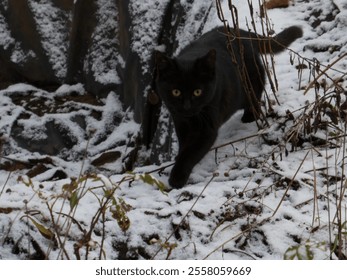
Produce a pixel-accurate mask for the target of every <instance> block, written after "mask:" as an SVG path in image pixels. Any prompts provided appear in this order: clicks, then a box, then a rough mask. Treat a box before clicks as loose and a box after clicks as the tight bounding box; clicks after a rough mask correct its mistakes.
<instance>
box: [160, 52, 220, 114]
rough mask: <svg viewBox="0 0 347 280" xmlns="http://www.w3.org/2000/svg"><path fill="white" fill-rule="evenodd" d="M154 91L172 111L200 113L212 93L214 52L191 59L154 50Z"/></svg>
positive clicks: (213, 86)
mask: <svg viewBox="0 0 347 280" xmlns="http://www.w3.org/2000/svg"><path fill="white" fill-rule="evenodd" d="M155 59H156V91H157V93H158V94H159V96H160V97H161V98H162V100H163V101H164V102H165V104H166V106H167V107H168V109H169V110H170V112H171V114H175V115H179V116H183V117H190V116H194V115H197V114H199V112H201V110H202V109H203V108H204V107H205V106H206V105H207V104H209V102H210V101H211V100H212V98H213V96H214V90H215V84H216V71H215V64H216V51H215V50H214V49H212V50H210V51H208V52H207V53H205V54H203V55H202V56H201V57H199V58H197V59H192V60H189V59H187V60H183V59H175V58H169V57H167V56H166V55H165V54H163V53H161V52H156V55H155Z"/></svg>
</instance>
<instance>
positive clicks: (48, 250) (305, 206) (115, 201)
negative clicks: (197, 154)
mask: <svg viewBox="0 0 347 280" xmlns="http://www.w3.org/2000/svg"><path fill="white" fill-rule="evenodd" d="M150 2H151V1H145V3H146V9H150ZM153 2H156V1H153ZM197 2H198V1H197ZM222 2H223V11H224V15H225V17H226V18H227V19H228V20H229V21H230V24H231V17H230V11H229V9H228V3H227V2H228V1H222ZM253 2H254V18H255V19H256V25H257V26H258V28H259V30H261V19H260V18H259V16H258V15H259V8H258V1H253ZM308 2H309V3H306V1H295V5H291V6H290V7H289V8H286V9H274V10H269V11H268V17H269V20H270V24H271V28H273V30H275V31H276V32H280V31H281V30H282V29H284V28H286V27H287V26H290V25H293V24H295V25H300V26H302V28H303V30H304V37H303V38H300V39H298V40H297V41H296V42H294V43H293V44H292V45H291V46H290V50H288V51H285V52H283V53H281V54H279V55H276V56H275V57H274V61H275V69H272V68H271V69H270V70H271V73H272V78H273V80H275V79H274V76H273V73H274V71H275V76H276V79H277V82H278V91H277V92H276V93H275V94H274V93H273V92H272V90H271V87H270V85H269V84H268V85H267V88H266V94H265V95H264V106H265V107H266V108H269V104H270V105H271V107H272V108H273V113H272V114H269V116H268V118H267V122H268V125H265V124H263V127H261V128H259V127H258V126H257V124H256V123H251V124H243V123H242V122H241V120H240V119H241V112H239V113H237V114H235V115H234V116H233V117H232V118H231V119H230V120H229V121H228V122H227V123H226V124H225V125H224V126H223V127H222V128H221V129H220V134H219V137H218V140H217V141H216V143H215V145H214V147H215V149H213V150H212V151H211V152H210V153H208V154H207V155H206V157H205V158H204V159H203V160H202V161H201V162H200V163H199V164H198V165H197V166H196V167H195V168H194V170H193V173H192V175H191V178H190V180H189V182H188V185H187V186H185V187H184V188H182V189H180V190H170V189H168V188H167V189H166V190H164V191H163V190H162V189H161V187H163V185H162V184H161V183H160V182H159V181H157V180H160V181H161V182H163V183H164V184H167V179H168V174H169V171H170V167H168V168H163V169H162V170H159V169H160V167H165V166H167V165H168V164H170V163H171V162H163V163H162V166H154V165H146V166H139V167H137V168H136V169H135V170H134V173H132V174H117V170H121V167H120V166H114V165H112V166H109V168H108V169H109V170H110V169H113V170H115V172H114V173H113V175H111V176H109V174H108V175H107V176H106V175H105V174H104V175H103V174H101V173H100V174H93V175H85V171H86V170H87V169H88V168H87V167H88V163H89V162H90V161H91V160H92V159H93V155H96V154H97V152H98V150H97V149H100V150H105V149H107V147H108V145H111V144H110V143H108V141H115V142H117V141H121V139H122V137H123V136H124V135H132V134H136V133H137V132H138V131H139V125H138V124H135V123H134V122H132V121H131V113H129V112H127V113H126V114H124V115H120V116H118V117H119V118H129V121H128V122H123V125H122V126H121V127H118V128H117V129H115V130H114V132H113V133H112V134H111V136H110V137H109V138H108V140H107V141H105V142H104V146H102V147H101V146H93V139H94V138H91V140H89V141H86V140H85V135H82V132H78V130H79V128H78V126H77V127H76V124H73V123H71V126H70V127H68V130H71V131H73V133H74V135H75V136H76V138H77V142H78V143H79V144H78V145H77V144H76V145H75V146H74V148H73V152H74V153H81V154H83V150H84V149H87V151H88V152H87V153H86V154H87V157H85V158H84V159H81V160H76V157H74V155H73V154H71V157H70V158H73V160H71V161H69V160H68V159H69V157H68V156H66V155H65V158H64V160H63V159H60V158H58V157H52V160H53V161H54V164H52V166H54V167H55V168H52V169H51V170H47V171H45V172H44V173H41V174H39V175H37V176H36V177H33V178H32V179H29V177H28V176H26V175H25V173H26V172H25V170H23V171H13V172H10V171H5V170H0V248H1V249H0V259H27V258H40V257H46V258H49V259H61V258H63V259H67V258H70V259H75V258H78V257H81V258H88V259H98V258H102V259H117V258H118V259H119V258H128V259H142V258H144V259H148V258H154V259H165V258H169V259H283V258H284V257H291V256H293V257H296V258H297V257H298V256H301V257H302V258H308V257H313V258H315V259H329V258H333V259H336V258H337V256H336V254H334V253H332V250H330V245H331V243H334V242H335V240H336V238H337V236H338V231H337V226H336V225H337V224H338V223H339V222H340V224H342V225H343V226H344V229H342V231H344V232H346V221H347V217H346V214H345V213H346V194H345V189H346V187H345V180H346V179H345V177H344V170H345V152H346V147H345V137H344V135H345V134H346V127H345V124H344V123H343V122H341V121H340V120H337V121H336V122H335V123H334V120H335V119H334V116H335V115H336V114H337V113H336V112H338V111H339V108H337V106H336V107H335V105H339V104H336V102H337V101H336V100H337V98H336V97H335V96H336V95H338V96H340V97H341V101H340V102H341V104H342V103H343V102H344V101H345V96H344V95H343V94H342V93H343V92H346V90H347V81H346V77H345V73H346V61H347V59H346V56H345V57H343V55H345V54H346V53H347V47H346V46H347V44H346V42H347V37H346V36H345V28H346V25H347V24H346V11H347V6H346V4H345V2H344V1H343V0H334V1H325V0H314V1H308ZM138 3H140V2H138V1H137V5H138ZM233 3H234V4H235V5H236V6H237V8H238V17H239V21H240V27H243V28H247V24H250V13H249V8H248V5H246V4H245V1H244V0H239V1H233ZM332 3H334V5H335V6H334V7H333V6H332V5H333V4H332ZM187 5H188V3H187ZM197 5H198V4H197ZM156 6H158V5H156ZM136 7H137V6H136V5H134V7H133V8H136ZM137 8H139V7H137ZM214 9H215V8H214ZM320 9H321V12H320V13H319V12H318V11H319V10H320ZM314 11H317V12H316V13H314ZM326 11H329V12H331V11H334V12H333V13H334V14H333V16H334V17H335V18H334V20H333V21H324V19H325V18H326V16H327V15H326V14H325V12H326ZM193 20H194V19H193V18H192V21H193ZM319 20H321V21H322V23H321V24H318V25H314V26H315V27H312V24H314V23H319ZM220 24H221V22H220V21H219V19H218V17H217V14H216V13H215V12H213V11H212V12H211V14H210V16H209V19H208V23H207V25H206V27H205V29H206V30H205V31H207V30H208V29H210V28H212V27H214V26H216V25H220ZM191 26H193V25H191ZM191 28H192V27H191ZM196 28H198V27H196ZM139 32H140V31H139ZM186 33H188V34H190V33H189V32H186ZM184 34H185V33H184ZM143 40H146V38H143ZM185 43H186V39H185V38H182V44H185ZM134 47H136V46H134ZM334 48H335V49H334ZM336 48H339V49H338V50H336ZM317 50H319V51H317ZM298 54H299V55H300V56H299V55H298ZM144 55H145V56H148V54H147V53H145V54H144ZM339 58H341V59H340V60H339V61H338V59H339ZM144 59H145V58H144ZM305 59H308V60H309V61H311V62H312V64H311V65H310V64H309V63H308V60H305ZM268 60H269V62H270V64H271V59H270V57H268ZM336 61H337V62H336ZM318 62H319V64H320V66H319V67H320V71H316V72H315V71H314V70H315V69H314V67H313V65H315V67H318ZM335 62H336V63H335ZM331 63H333V65H332V66H331V67H329V69H328V68H327V66H328V65H329V64H331ZM325 70H326V72H325V74H326V75H325V74H324V75H322V76H321V77H319V79H318V82H319V83H320V87H319V88H318V87H317V83H315V84H312V85H313V86H312V87H309V85H311V83H312V81H313V80H314V77H317V76H319V75H320V73H322V71H325ZM340 78H341V80H340V81H339V79H340ZM18 91H22V92H36V93H35V94H36V95H37V96H41V95H44V92H42V91H40V90H39V89H36V88H34V87H32V86H30V85H23V84H20V85H14V86H11V87H9V88H8V89H5V90H3V91H1V92H0V106H1V111H0V129H1V132H2V135H5V136H3V137H6V133H9V129H10V128H11V126H12V124H13V122H14V121H15V120H16V118H17V116H18V115H20V114H21V112H22V111H21V110H22V109H21V106H19V105H18V104H14V102H13V100H12V99H11V94H13V93H14V92H18ZM71 91H74V92H79V93H82V92H83V86H82V85H76V86H74V87H73V88H72V87H71V86H63V87H61V88H60V89H59V90H58V91H56V92H54V93H52V96H56V95H64V94H67V93H69V92H71ZM340 93H341V94H340ZM324 95H325V96H326V100H325V101H326V102H325V103H324V102H323V100H320V102H316V101H317V100H319V98H321V97H322V96H324ZM265 96H267V97H268V98H266V97H265ZM47 102H49V100H48V101H47ZM115 103H118V104H119V101H118V99H117V97H116V94H115V93H111V94H110V95H109V97H108V98H107V100H104V105H103V104H100V105H89V106H84V108H85V112H84V111H83V112H82V113H81V112H79V114H82V115H85V116H86V120H87V126H88V128H89V129H90V130H92V131H94V133H95V134H96V135H97V134H98V133H101V131H102V130H106V127H107V125H108V124H109V122H111V121H112V118H113V117H114V116H113V114H112V112H111V111H112V110H114V109H115V107H114V105H113V106H110V104H115ZM321 104H323V105H321ZM328 104H331V105H328ZM119 106H121V105H120V104H119ZM88 110H90V111H91V110H96V111H98V110H99V111H100V112H101V113H102V116H103V117H102V118H101V119H100V120H99V121H95V119H93V118H89V117H88V114H89V113H88V112H90V111H88ZM65 113H66V112H65ZM68 114H70V115H69V118H71V117H73V116H72V115H73V114H75V112H69V113H68ZM64 116H65V117H66V114H65V115H64ZM315 116H320V117H319V118H316V119H315V121H314V118H315ZM48 117H50V118H55V119H59V117H60V116H59V114H57V115H54V116H48ZM88 120H89V121H90V122H88ZM25 121H26V122H29V121H30V122H36V123H37V125H36V127H37V130H33V131H30V132H28V133H34V134H36V135H37V137H40V129H39V128H40V122H42V121H43V120H42V118H40V117H37V118H36V119H33V118H30V119H28V120H25ZM323 124H326V126H325V127H324V126H323ZM315 126H316V127H317V131H315V130H314V129H312V131H309V128H310V127H315ZM32 127H35V125H32ZM76 130H77V131H76ZM305 133H306V134H305ZM93 137H95V138H97V137H96V136H93ZM76 146H78V147H76ZM66 153H67V154H68V153H69V151H67V152H66ZM144 153H145V152H144ZM88 155H90V157H91V158H89V157H88ZM33 156H35V155H32V154H30V153H28V152H27V151H25V150H23V149H21V148H19V147H17V152H16V154H13V155H7V157H8V158H11V157H12V158H14V159H17V160H24V159H26V158H28V157H30V158H32V157H33ZM37 156H38V157H41V158H42V156H41V155H37ZM1 160H4V159H0V161H1ZM57 166H58V167H57ZM58 169H63V170H64V172H65V173H66V174H68V176H69V177H68V178H67V179H61V180H49V181H47V180H46V178H52V173H54V172H56V171H57V170H58ZM145 172H150V175H147V176H144V175H143V176H142V177H141V174H144V173H145ZM110 197H111V198H110ZM100 209H101V210H100ZM340 245H342V246H344V248H343V249H342V251H343V252H344V253H345V252H346V250H347V248H346V242H342V243H341V244H340ZM307 249H309V250H307ZM307 252H311V253H312V256H311V255H308V253H307Z"/></svg>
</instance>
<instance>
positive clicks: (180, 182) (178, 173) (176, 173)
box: [169, 167, 190, 189]
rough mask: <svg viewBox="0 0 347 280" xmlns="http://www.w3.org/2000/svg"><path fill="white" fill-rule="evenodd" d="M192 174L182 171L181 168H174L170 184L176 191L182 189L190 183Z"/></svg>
mask: <svg viewBox="0 0 347 280" xmlns="http://www.w3.org/2000/svg"><path fill="white" fill-rule="evenodd" d="M189 175H190V172H187V171H183V170H180V169H179V168H175V167H174V168H173V169H172V171H171V174H170V178H169V184H170V186H171V187H172V188H174V189H180V188H182V187H183V186H184V185H185V184H186V183H187V181H188V178H189Z"/></svg>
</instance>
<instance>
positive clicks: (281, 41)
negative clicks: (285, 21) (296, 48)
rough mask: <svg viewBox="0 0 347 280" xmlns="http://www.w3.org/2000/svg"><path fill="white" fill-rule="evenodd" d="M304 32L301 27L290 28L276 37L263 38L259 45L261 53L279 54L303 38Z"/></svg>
mask: <svg viewBox="0 0 347 280" xmlns="http://www.w3.org/2000/svg"><path fill="white" fill-rule="evenodd" d="M302 35H303V31H302V29H301V27H299V26H290V27H288V28H286V29H284V30H283V31H282V32H280V33H279V34H277V35H276V36H274V37H262V38H261V40H260V43H259V50H260V52H261V53H265V54H266V53H279V52H281V51H283V50H285V49H286V48H287V47H288V46H289V45H290V44H291V43H293V42H294V41H295V40H296V39H298V38H300V37H302Z"/></svg>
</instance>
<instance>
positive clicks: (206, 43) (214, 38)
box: [177, 27, 228, 59]
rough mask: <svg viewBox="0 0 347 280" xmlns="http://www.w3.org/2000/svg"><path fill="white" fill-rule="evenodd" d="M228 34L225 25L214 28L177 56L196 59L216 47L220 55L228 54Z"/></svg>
mask: <svg viewBox="0 0 347 280" xmlns="http://www.w3.org/2000/svg"><path fill="white" fill-rule="evenodd" d="M227 39H228V38H227V36H226V34H225V29H224V27H217V28H214V29H212V30H210V31H208V32H206V33H205V34H203V35H202V36H201V37H200V38H198V39H197V40H195V41H193V42H192V43H191V44H189V45H188V46H186V47H185V48H184V49H183V50H182V51H181V52H180V53H179V55H178V56H177V57H178V58H181V59H196V58H198V57H201V56H203V55H205V54H206V53H207V52H208V51H209V50H211V49H215V50H216V51H217V53H218V54H219V55H222V56H224V55H227V54H228V50H227Z"/></svg>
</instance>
